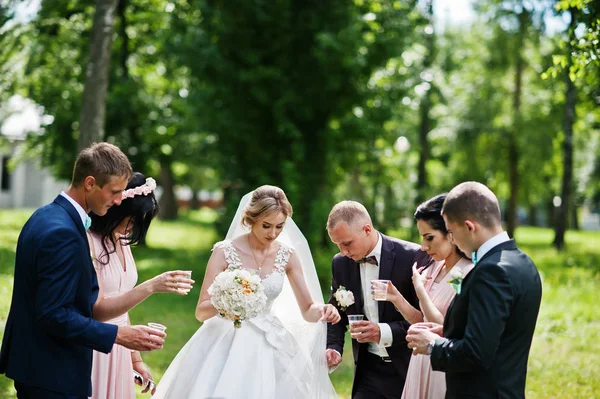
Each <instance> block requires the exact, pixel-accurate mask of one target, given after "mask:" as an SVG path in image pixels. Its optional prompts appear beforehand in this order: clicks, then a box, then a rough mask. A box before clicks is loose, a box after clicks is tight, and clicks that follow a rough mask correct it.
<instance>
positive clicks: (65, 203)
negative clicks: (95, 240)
mask: <svg viewBox="0 0 600 399" xmlns="http://www.w3.org/2000/svg"><path fill="white" fill-rule="evenodd" d="M54 202H55V203H56V204H57V205H59V206H60V207H61V208H63V209H64V210H65V211H67V214H69V216H70V217H71V219H72V220H73V223H75V227H76V228H77V231H79V233H81V235H82V236H83V237H84V238H85V244H86V245H87V247H88V252H90V243H89V242H88V240H87V235H86V234H85V228H84V227H83V223H81V216H79V213H78V212H77V209H75V207H74V206H73V204H71V203H70V202H69V200H68V199H66V198H65V197H63V196H62V195H59V196H57V197H56V199H55V200H54Z"/></svg>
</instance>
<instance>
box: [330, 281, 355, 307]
mask: <svg viewBox="0 0 600 399" xmlns="http://www.w3.org/2000/svg"><path fill="white" fill-rule="evenodd" d="M333 296H334V297H335V299H336V301H337V303H338V305H339V306H340V308H342V310H343V311H345V310H346V308H347V307H348V306H350V305H352V304H354V294H353V293H352V291H349V290H347V289H346V288H345V287H344V286H343V285H340V287H339V288H338V289H337V291H336V292H335V294H333Z"/></svg>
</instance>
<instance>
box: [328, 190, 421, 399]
mask: <svg viewBox="0 0 600 399" xmlns="http://www.w3.org/2000/svg"><path fill="white" fill-rule="evenodd" d="M327 231H328V233H329V237H330V238H331V241H333V243H334V244H336V245H337V246H338V247H339V249H340V253H339V254H337V255H336V256H335V257H334V258H333V261H332V272H333V279H332V284H331V297H330V299H329V303H331V304H332V305H334V306H336V307H337V308H338V310H339V311H340V316H341V317H342V319H341V321H340V322H339V323H337V324H328V329H327V350H326V354H327V363H328V365H329V366H330V367H336V366H337V365H338V364H339V363H340V362H341V361H342V351H343V348H344V335H345V333H346V326H347V325H348V315H352V314H359V315H364V318H365V320H364V321H361V322H358V323H357V324H355V325H354V326H353V330H352V332H353V334H354V333H357V334H360V335H359V337H358V338H357V339H353V340H352V349H353V354H354V364H355V374H354V383H353V386H352V397H353V398H354V399H360V398H400V397H401V396H402V390H403V388H404V381H405V379H406V371H407V369H408V363H409V360H410V356H411V351H410V350H409V349H408V348H407V346H406V344H407V343H406V340H405V336H406V330H407V329H408V327H409V325H410V324H409V323H408V322H407V321H406V320H404V318H403V317H402V315H401V314H400V313H399V312H398V311H397V310H396V309H394V305H393V304H392V303H391V302H386V301H374V300H373V295H372V294H371V280H377V279H381V280H391V281H392V283H393V284H394V285H395V286H396V287H397V288H398V290H399V291H400V292H401V293H402V295H404V298H405V299H406V300H407V301H408V302H409V303H410V304H411V305H412V306H414V307H415V308H418V306H419V302H418V299H417V295H416V293H415V290H414V287H413V284H412V265H413V263H414V262H417V264H419V265H420V266H423V265H428V264H429V263H430V258H429V256H428V255H427V254H426V253H424V252H422V251H421V250H420V249H419V246H418V245H417V244H414V243H410V242H406V241H401V240H397V239H394V238H391V237H386V236H384V235H383V234H381V233H379V232H378V231H376V230H375V229H374V228H373V226H372V222H371V218H370V216H369V213H368V212H367V210H366V209H365V207H364V206H363V205H361V204H359V203H358V202H354V201H343V202H340V203H339V204H337V205H335V206H334V207H333V209H332V210H331V213H330V214H329V219H328V221H327ZM342 286H343V287H344V288H345V289H346V290H348V291H351V292H352V294H353V296H354V301H353V302H354V303H352V304H347V303H346V304H347V305H348V306H340V303H338V301H337V299H336V297H335V294H336V293H337V292H338V290H339V289H340V287H342ZM344 304H345V303H344V301H342V303H341V305H344Z"/></svg>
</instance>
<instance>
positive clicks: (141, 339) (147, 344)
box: [115, 326, 167, 351]
mask: <svg viewBox="0 0 600 399" xmlns="http://www.w3.org/2000/svg"><path fill="white" fill-rule="evenodd" d="M166 336H167V334H165V333H164V332H162V331H158V330H155V329H153V328H150V327H146V326H119V329H118V330H117V339H116V340H115V343H116V344H119V345H121V346H124V347H126V348H128V349H132V350H136V351H151V350H155V349H161V348H162V347H163V344H164V343H165V339H164V338H165V337H166Z"/></svg>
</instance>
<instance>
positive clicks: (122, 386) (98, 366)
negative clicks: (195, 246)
mask: <svg viewBox="0 0 600 399" xmlns="http://www.w3.org/2000/svg"><path fill="white" fill-rule="evenodd" d="M155 187H156V183H155V182H154V179H151V178H150V179H146V178H144V176H143V175H142V174H141V173H134V174H133V176H132V178H131V180H130V181H129V183H128V185H127V188H126V190H125V191H124V192H123V197H122V198H123V200H122V202H121V204H120V205H118V206H113V207H112V208H110V209H109V211H108V212H107V213H106V215H105V216H102V217H99V216H96V215H93V214H92V225H91V227H90V230H88V240H89V243H90V251H91V255H92V258H93V260H94V266H95V268H96V273H97V275H98V284H99V286H100V293H99V295H98V298H101V300H100V301H98V303H97V304H96V305H95V306H94V310H93V314H94V318H95V319H97V320H101V321H104V322H107V323H112V324H116V325H119V326H125V325H129V324H130V323H129V315H128V313H127V312H128V311H129V310H130V309H132V308H133V307H134V306H136V305H137V304H139V303H141V302H142V301H143V300H144V299H146V298H147V297H149V296H150V295H152V294H154V293H157V292H172V293H176V294H180V295H185V294H187V293H188V292H189V290H190V289H191V288H192V285H191V284H192V283H193V280H191V279H189V278H188V276H189V272H185V271H179V270H177V271H169V272H165V273H163V274H160V275H158V276H156V277H154V278H152V279H150V280H147V281H145V282H143V283H141V284H140V285H138V286H137V287H136V286H135V284H136V283H137V278H138V274H137V269H136V267H135V261H134V259H133V255H132V253H131V246H132V245H136V244H138V243H139V242H140V241H141V240H142V239H143V238H144V237H145V235H146V232H147V230H148V227H149V226H150V222H151V221H152V219H153V218H154V216H155V215H156V214H157V213H158V203H157V202H156V198H155V196H154V192H153V191H154V188H155ZM134 370H135V371H137V372H138V373H140V374H141V375H142V378H143V385H144V386H145V389H144V390H143V391H142V392H143V393H145V392H148V390H149V389H150V385H148V384H147V382H148V381H149V380H152V376H151V375H150V373H149V371H148V369H147V368H146V365H145V364H144V362H143V361H142V357H141V356H140V353H139V352H132V351H131V350H129V349H127V348H125V347H122V346H119V345H115V346H114V347H113V350H112V351H111V352H110V353H109V354H104V353H100V352H96V351H94V358H93V364H92V398H93V399H135V388H134V378H133V371H134ZM136 383H138V385H142V383H141V382H140V381H136ZM152 388H153V389H152V392H151V393H152V394H153V393H154V387H152Z"/></svg>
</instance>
